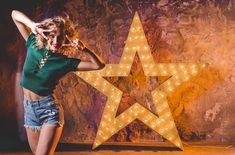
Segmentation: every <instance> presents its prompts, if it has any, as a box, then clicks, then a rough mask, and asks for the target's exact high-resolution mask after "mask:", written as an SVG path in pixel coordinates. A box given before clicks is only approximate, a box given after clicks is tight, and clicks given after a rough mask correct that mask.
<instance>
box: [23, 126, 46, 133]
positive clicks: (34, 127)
mask: <svg viewBox="0 0 235 155" xmlns="http://www.w3.org/2000/svg"><path fill="white" fill-rule="evenodd" d="M24 127H25V128H29V129H31V130H32V131H33V132H39V131H40V130H41V128H42V126H31V125H24Z"/></svg>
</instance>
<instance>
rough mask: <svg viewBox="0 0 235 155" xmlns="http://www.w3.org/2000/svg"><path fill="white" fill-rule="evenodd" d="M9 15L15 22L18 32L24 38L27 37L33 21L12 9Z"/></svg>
mask: <svg viewBox="0 0 235 155" xmlns="http://www.w3.org/2000/svg"><path fill="white" fill-rule="evenodd" d="M11 17H12V19H13V21H14V23H15V24H16V26H17V28H18V30H19V32H20V34H21V35H22V36H23V38H24V39H25V40H27V38H28V37H29V34H30V33H31V31H32V30H31V29H32V27H33V25H34V22H33V21H32V20H31V19H30V18H29V17H27V16H26V15H25V14H24V13H22V12H20V11H17V10H13V11H12V13H11Z"/></svg>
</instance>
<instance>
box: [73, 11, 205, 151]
mask: <svg viewBox="0 0 235 155" xmlns="http://www.w3.org/2000/svg"><path fill="white" fill-rule="evenodd" d="M136 53H137V54H138V56H139V58H140V61H141V64H142V67H143V70H144V75H145V76H169V77H170V78H169V79H168V80H166V81H165V82H164V83H162V84H161V85H160V86H159V87H158V88H156V89H154V90H153V91H152V92H151V96H152V100H153V102H154V105H155V107H156V109H157V114H158V116H156V115H155V114H154V113H152V112H150V111H149V110H148V109H146V108H145V107H144V106H142V105H141V104H140V103H137V102H136V103H134V104H133V105H132V106H130V107H129V108H128V109H126V110H125V111H124V112H122V113H121V114H119V115H118V116H117V117H116V113H117V109H118V107H119V104H120V101H121V98H122V93H123V92H122V91H121V90H119V89H118V88H116V87H115V86H114V85H112V84H111V83H109V82H108V81H107V80H106V79H104V78H103V77H112V76H128V75H129V73H130V69H131V65H132V63H133V61H134V56H135V54H136ZM205 66H206V64H194V63H187V64H186V63H156V64H155V63H154V59H153V57H152V55H151V51H150V48H149V45H148V42H147V39H146V37H145V34H144V30H143V26H142V24H141V21H140V18H139V16H138V13H137V12H136V13H135V16H134V19H133V21H132V24H131V27H130V31H129V34H128V38H127V40H126V44H125V47H124V52H123V55H122V57H121V59H120V63H119V64H106V66H105V68H104V69H102V70H97V71H89V72H87V71H86V72H85V71H83V72H76V74H77V75H78V76H79V77H80V78H82V79H83V80H85V81H86V82H87V83H89V84H90V85H92V86H93V87H95V88H96V89H98V90H99V91H100V92H102V93H103V94H104V95H106V96H107V97H108V99H107V103H106V105H105V107H104V111H103V114H102V118H101V121H100V125H99V128H98V132H97V134H96V138H95V141H94V143H93V149H95V148H96V147H98V146H99V145H101V144H102V143H103V142H105V141H106V140H108V139H109V138H110V137H111V136H112V135H114V134H115V133H117V132H118V131H120V130H121V129H122V128H124V127H125V126H127V125H128V124H130V123H131V122H133V121H134V120H135V119H139V120H140V121H142V122H143V123H144V124H145V125H147V126H148V127H150V128H151V129H152V130H154V131H156V132H157V133H159V134H160V135H161V136H162V137H164V138H165V139H167V140H169V141H170V142H171V143H173V144H174V145H176V146H177V147H179V148H180V149H183V146H182V143H181V140H180V137H179V134H178V131H177V128H176V126H175V123H174V119H173V117H172V114H171V110H170V108H169V105H168V102H167V96H168V95H170V94H171V93H173V92H174V91H175V90H176V88H177V87H179V86H180V85H181V84H182V83H184V82H186V81H188V80H189V79H190V78H191V77H193V76H195V75H196V74H197V73H199V72H200V71H201V70H202V69H203V68H204V67H205Z"/></svg>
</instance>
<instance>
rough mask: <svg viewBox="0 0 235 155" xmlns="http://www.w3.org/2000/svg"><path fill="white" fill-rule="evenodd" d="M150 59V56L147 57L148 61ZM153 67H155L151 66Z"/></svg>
mask: <svg viewBox="0 0 235 155" xmlns="http://www.w3.org/2000/svg"><path fill="white" fill-rule="evenodd" d="M149 58H150V56H149V55H148V56H147V59H149ZM151 66H153V65H151Z"/></svg>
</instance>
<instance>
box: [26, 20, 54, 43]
mask: <svg viewBox="0 0 235 155" xmlns="http://www.w3.org/2000/svg"><path fill="white" fill-rule="evenodd" d="M30 29H31V31H32V32H33V33H34V34H36V35H41V36H42V37H43V38H45V39H46V40H48V37H47V36H46V35H45V34H44V33H45V32H52V31H53V30H54V29H44V28H43V25H42V24H41V23H32V24H31V25H30Z"/></svg>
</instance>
